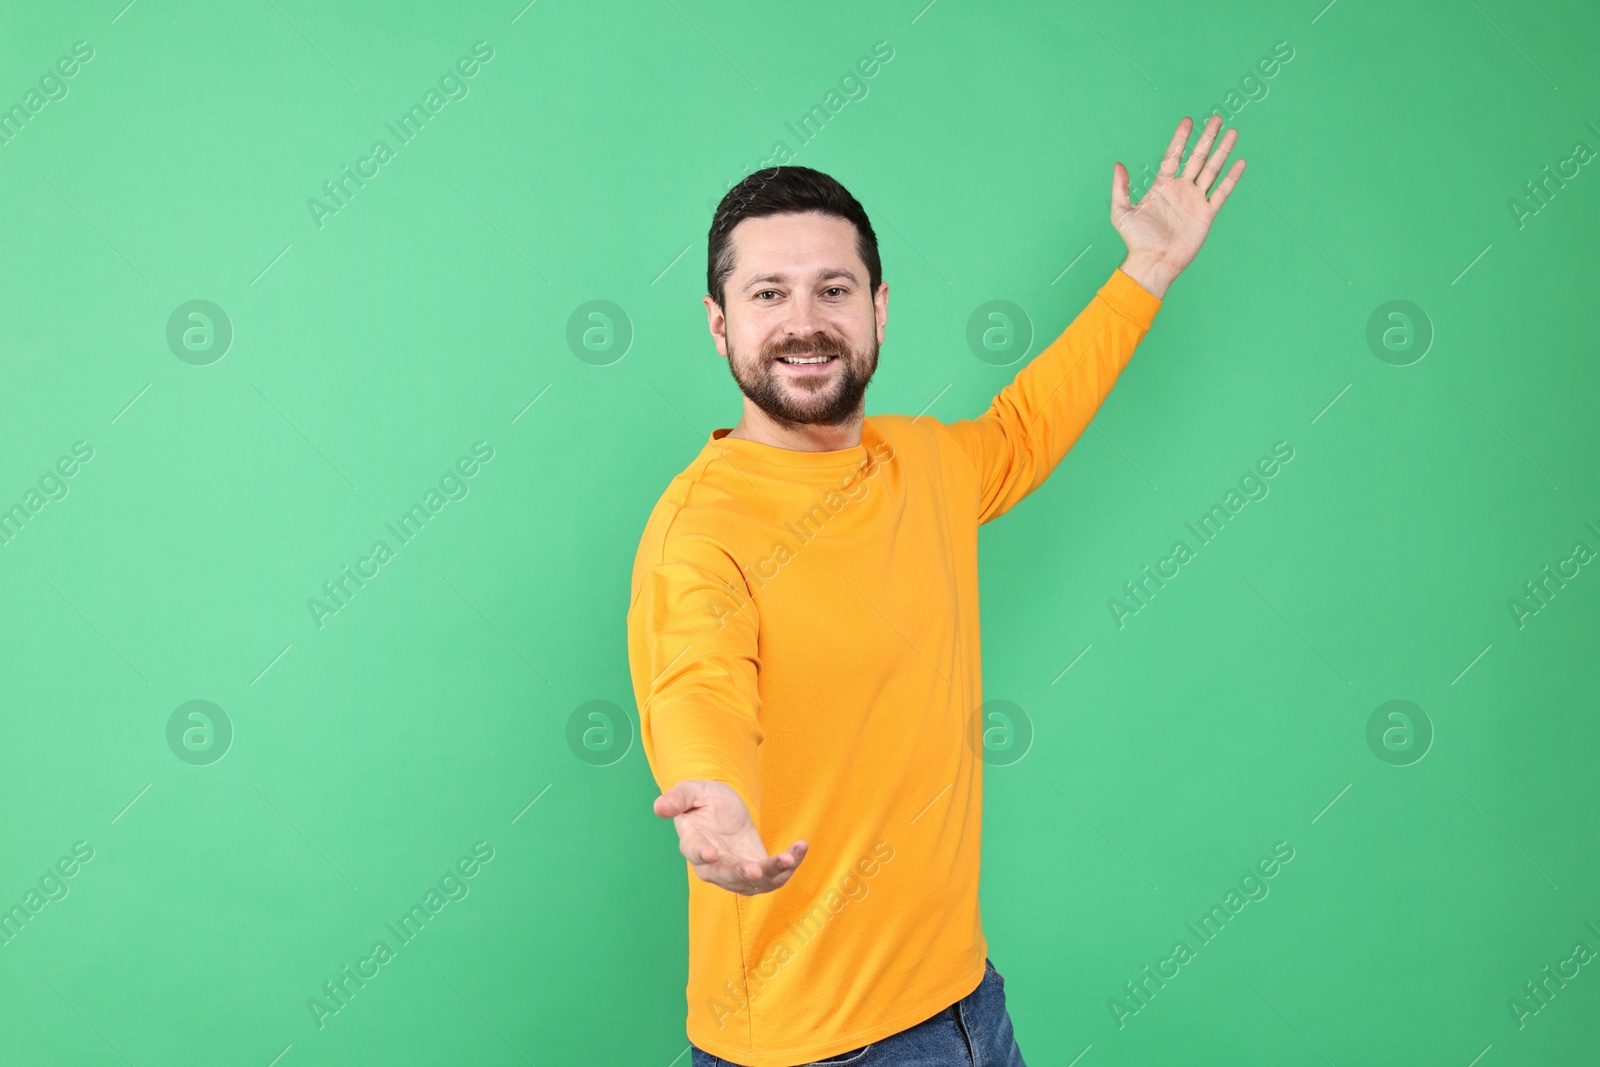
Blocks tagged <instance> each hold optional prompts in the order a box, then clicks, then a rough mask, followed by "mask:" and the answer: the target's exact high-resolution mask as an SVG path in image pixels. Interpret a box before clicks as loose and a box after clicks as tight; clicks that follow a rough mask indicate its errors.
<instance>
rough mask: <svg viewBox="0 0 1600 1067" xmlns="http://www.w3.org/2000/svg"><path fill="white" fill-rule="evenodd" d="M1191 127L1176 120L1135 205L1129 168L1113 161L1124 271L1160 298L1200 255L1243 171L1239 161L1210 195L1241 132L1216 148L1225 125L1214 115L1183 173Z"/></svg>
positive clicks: (1114, 210)
mask: <svg viewBox="0 0 1600 1067" xmlns="http://www.w3.org/2000/svg"><path fill="white" fill-rule="evenodd" d="M1193 128H1194V123H1193V122H1192V121H1191V120H1190V119H1189V117H1188V116H1184V118H1183V120H1182V121H1181V122H1179V123H1178V128H1177V130H1176V131H1175V132H1174V133H1173V135H1172V141H1171V143H1170V144H1168V145H1167V153H1166V155H1165V156H1163V157H1162V159H1161V167H1160V168H1159V169H1158V170H1157V171H1156V177H1155V181H1153V182H1152V183H1151V184H1150V188H1149V189H1147V190H1146V191H1145V194H1144V196H1142V197H1140V199H1139V202H1138V203H1137V204H1134V203H1132V202H1131V201H1130V200H1129V199H1128V169H1127V168H1126V167H1124V166H1123V165H1122V164H1121V163H1114V164H1112V171H1111V225H1112V226H1113V227H1115V228H1116V231H1117V233H1118V234H1119V235H1120V236H1121V237H1122V241H1123V243H1124V244H1126V245H1127V246H1128V263H1126V264H1124V270H1125V271H1126V272H1127V273H1128V274H1130V275H1131V276H1132V277H1133V278H1134V280H1135V281H1137V282H1139V283H1140V284H1141V285H1143V286H1144V287H1145V288H1146V289H1149V290H1150V291H1151V292H1153V293H1155V295H1156V296H1158V297H1159V296H1162V295H1163V294H1164V293H1165V291H1166V287H1167V285H1168V284H1169V283H1170V282H1171V281H1172V279H1174V278H1176V277H1177V276H1178V275H1179V274H1180V273H1182V272H1183V269H1184V268H1185V267H1187V266H1188V265H1189V264H1190V263H1191V262H1192V261H1193V260H1194V257H1195V256H1196V255H1197V254H1198V253H1199V251H1200V246H1201V245H1202V244H1204V243H1205V239H1206V234H1207V233H1208V232H1209V231H1210V229H1211V220H1212V219H1214V218H1216V215H1217V212H1218V211H1220V210H1222V205H1223V203H1224V202H1225V201H1226V200H1227V199H1228V194H1229V193H1230V192H1232V191H1233V186H1234V183H1236V182H1237V181H1238V180H1239V176H1240V175H1241V174H1243V173H1244V167H1245V161H1244V160H1242V159H1240V160H1237V161H1235V163H1234V164H1233V166H1232V167H1231V168H1229V170H1228V173H1227V175H1226V176H1225V177H1224V178H1223V179H1222V181H1221V182H1220V183H1218V184H1217V187H1216V189H1215V190H1212V191H1211V192H1210V193H1209V194H1208V192H1207V190H1210V189H1211V184H1212V182H1214V181H1216V179H1217V175H1218V174H1220V173H1221V171H1222V165H1223V164H1224V163H1226V162H1227V159H1228V153H1229V152H1231V151H1232V150H1233V144H1234V141H1235V140H1236V139H1237V136H1238V133H1239V131H1238V130H1237V129H1232V130H1229V131H1228V132H1227V134H1226V135H1224V136H1223V138H1222V143H1221V144H1220V145H1219V146H1218V147H1217V150H1216V151H1215V152H1212V151H1211V146H1212V143H1213V142H1214V141H1215V140H1216V137H1217V131H1218V130H1219V129H1221V128H1222V116H1220V115H1213V116H1211V118H1210V119H1209V120H1208V121H1207V122H1206V128H1205V132H1204V133H1202V134H1201V136H1200V141H1199V143H1197V144H1196V145H1195V146H1194V151H1192V152H1190V153H1189V160H1188V162H1187V163H1185V164H1184V167H1183V173H1182V174H1179V173H1178V160H1179V159H1180V158H1182V156H1183V146H1184V145H1185V144H1187V143H1188V141H1189V134H1190V132H1191V131H1192V130H1193ZM1207 153H1210V158H1207ZM1130 266H1131V268H1132V269H1130ZM1158 289H1159V290H1160V291H1159V292H1158V291H1157V290H1158Z"/></svg>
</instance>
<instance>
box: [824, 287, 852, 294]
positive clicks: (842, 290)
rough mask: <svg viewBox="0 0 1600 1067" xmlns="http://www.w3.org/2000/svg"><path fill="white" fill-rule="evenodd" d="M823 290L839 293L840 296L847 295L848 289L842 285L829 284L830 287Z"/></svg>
mask: <svg viewBox="0 0 1600 1067" xmlns="http://www.w3.org/2000/svg"><path fill="white" fill-rule="evenodd" d="M823 292H826V293H838V294H839V295H840V296H843V295H845V293H846V292H847V290H846V289H845V287H844V286H842V285H830V286H828V288H826V289H824V290H823Z"/></svg>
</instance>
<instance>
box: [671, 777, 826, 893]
mask: <svg viewBox="0 0 1600 1067" xmlns="http://www.w3.org/2000/svg"><path fill="white" fill-rule="evenodd" d="M655 812H656V814H657V815H659V816H661V817H662V818H663V819H671V820H672V823H673V825H674V826H675V827H676V828H677V830H678V851H679V852H681V853H683V856H684V858H685V859H687V860H688V861H689V865H690V866H691V867H692V868H693V869H694V873H695V874H697V875H699V877H700V880H701V881H703V882H710V883H711V884H712V885H718V886H721V887H722V888H723V889H727V890H729V891H731V892H734V893H740V894H742V895H744V896H747V897H749V896H755V895H756V894H757V893H770V892H771V891H772V890H774V889H777V888H778V887H780V886H782V885H783V884H784V883H785V882H787V881H788V880H789V876H790V875H792V874H793V873H794V872H795V868H797V867H799V866H800V861H801V860H803V859H805V858H806V849H807V847H808V846H807V845H806V843H805V842H804V841H796V842H795V843H794V844H793V845H791V846H789V849H788V851H786V852H780V853H778V854H777V855H775V856H768V855H767V848H766V846H765V845H764V844H762V842H761V834H760V833H759V832H758V831H757V830H756V827H755V823H754V822H752V821H751V819H750V809H749V808H747V807H745V803H744V801H743V800H740V799H739V794H738V793H737V792H735V791H734V789H733V787H732V786H730V785H728V784H727V783H725V782H716V781H702V780H697V779H691V780H688V781H682V782H679V783H678V784H677V785H675V786H673V787H672V788H671V789H669V790H667V791H666V792H665V793H662V794H661V795H660V796H658V797H656V801H655Z"/></svg>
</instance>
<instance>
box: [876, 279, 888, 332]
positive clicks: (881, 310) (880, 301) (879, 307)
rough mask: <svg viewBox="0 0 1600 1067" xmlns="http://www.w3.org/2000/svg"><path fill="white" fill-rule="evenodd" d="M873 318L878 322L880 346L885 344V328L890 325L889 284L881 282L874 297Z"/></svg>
mask: <svg viewBox="0 0 1600 1067" xmlns="http://www.w3.org/2000/svg"><path fill="white" fill-rule="evenodd" d="M872 311H873V316H874V317H875V318H876V319H877V320H878V344H880V345H881V344H883V328H884V327H885V326H887V325H888V324H889V283H888V282H879V283H878V291H877V293H875V294H874V295H873V297H872Z"/></svg>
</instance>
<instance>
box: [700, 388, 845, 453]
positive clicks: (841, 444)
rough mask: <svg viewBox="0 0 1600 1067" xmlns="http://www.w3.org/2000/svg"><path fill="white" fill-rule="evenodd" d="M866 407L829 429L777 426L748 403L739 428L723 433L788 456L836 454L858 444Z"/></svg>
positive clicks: (813, 425) (814, 424)
mask: <svg viewBox="0 0 1600 1067" xmlns="http://www.w3.org/2000/svg"><path fill="white" fill-rule="evenodd" d="M865 408H866V405H865V404H863V405H862V408H861V410H858V411H857V412H856V413H855V414H854V415H852V416H850V417H849V418H848V419H846V420H845V421H843V422H840V423H833V424H829V425H821V424H816V423H799V424H796V425H792V426H791V425H789V424H788V423H782V422H778V421H777V420H776V419H774V418H773V417H772V416H770V415H768V414H767V413H766V412H765V411H762V410H761V409H760V408H759V407H757V406H756V405H755V404H753V403H751V402H750V399H749V398H748V397H746V398H745V402H744V415H743V416H742V417H741V418H740V419H739V424H738V425H737V426H735V427H734V428H733V429H731V430H729V431H728V433H727V436H728V437H736V438H738V439H740V440H742V441H756V442H758V443H760V444H764V445H772V446H773V447H774V448H787V449H789V450H790V451H792V452H837V451H839V450H840V449H844V448H854V447H855V446H856V445H859V444H860V443H861V420H862V419H863V418H864V417H865V415H866V411H865Z"/></svg>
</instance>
